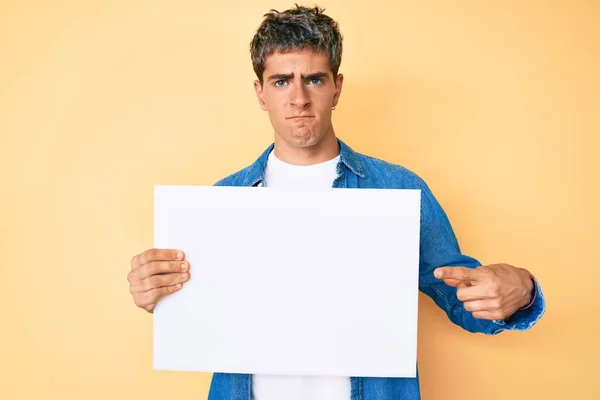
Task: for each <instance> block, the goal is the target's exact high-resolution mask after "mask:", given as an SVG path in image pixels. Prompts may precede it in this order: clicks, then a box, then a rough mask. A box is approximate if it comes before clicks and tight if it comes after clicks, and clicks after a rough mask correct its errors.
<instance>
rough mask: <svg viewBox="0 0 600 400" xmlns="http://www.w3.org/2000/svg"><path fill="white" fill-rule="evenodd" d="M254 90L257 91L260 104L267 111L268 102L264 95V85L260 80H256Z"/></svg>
mask: <svg viewBox="0 0 600 400" xmlns="http://www.w3.org/2000/svg"><path fill="white" fill-rule="evenodd" d="M254 91H255V92H256V98H257V99H258V104H259V105H260V108H262V109H263V111H267V103H265V99H264V97H263V85H261V84H260V81H259V80H255V81H254Z"/></svg>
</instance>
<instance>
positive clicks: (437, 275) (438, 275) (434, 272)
mask: <svg viewBox="0 0 600 400" xmlns="http://www.w3.org/2000/svg"><path fill="white" fill-rule="evenodd" d="M433 276H435V277H436V278H438V279H439V278H441V277H442V271H439V270H437V269H436V270H435V271H433Z"/></svg>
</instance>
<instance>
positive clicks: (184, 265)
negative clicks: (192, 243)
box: [181, 262, 190, 272]
mask: <svg viewBox="0 0 600 400" xmlns="http://www.w3.org/2000/svg"><path fill="white" fill-rule="evenodd" d="M189 268H190V266H189V264H188V263H186V262H184V263H183V264H181V270H182V271H184V272H186V271H187V270H188V269H189Z"/></svg>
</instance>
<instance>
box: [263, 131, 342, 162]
mask: <svg viewBox="0 0 600 400" xmlns="http://www.w3.org/2000/svg"><path fill="white" fill-rule="evenodd" d="M274 151H275V156H277V158H278V159H280V160H281V161H283V162H286V163H288V164H293V165H313V164H319V163H322V162H325V161H329V160H331V159H333V158H335V157H337V156H338V155H339V154H340V147H339V143H338V141H337V138H336V137H335V133H334V132H333V128H332V129H330V131H329V132H328V133H327V134H326V135H325V136H324V137H323V139H322V140H321V141H320V142H319V143H317V144H315V145H313V146H306V147H294V146H290V145H289V144H288V143H286V142H285V141H284V140H283V139H282V138H280V137H279V135H277V134H275V149H274Z"/></svg>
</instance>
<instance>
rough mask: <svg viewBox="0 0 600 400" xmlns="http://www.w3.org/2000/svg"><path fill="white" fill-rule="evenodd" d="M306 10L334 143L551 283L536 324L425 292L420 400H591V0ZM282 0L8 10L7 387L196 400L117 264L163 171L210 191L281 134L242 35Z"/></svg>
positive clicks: (133, 248) (196, 390) (136, 240)
mask: <svg viewBox="0 0 600 400" xmlns="http://www.w3.org/2000/svg"><path fill="white" fill-rule="evenodd" d="M312 4H313V3H310V5H312ZM319 4H320V5H322V6H324V7H326V9H327V12H328V14H330V15H331V16H333V17H334V18H335V19H337V20H338V21H339V22H340V27H341V30H342V33H343V35H344V37H345V49H344V56H343V62H342V66H341V70H340V71H341V72H343V73H344V74H345V85H344V91H343V93H342V98H341V102H340V104H339V106H338V107H337V110H336V111H335V113H334V122H335V127H336V132H337V133H338V135H339V136H340V137H341V138H342V139H343V140H345V141H346V142H347V143H348V144H350V145H351V146H353V147H354V148H355V149H356V150H358V151H360V152H363V153H367V154H369V155H372V156H376V157H380V158H384V159H386V160H388V161H391V162H395V163H399V164H402V165H404V166H406V167H408V168H410V169H412V170H413V171H415V172H417V173H418V174H420V175H421V176H422V177H423V178H424V179H425V180H426V181H427V182H428V183H429V185H430V186H431V187H432V189H433V191H434V193H435V194H436V196H437V197H438V199H439V200H440V202H441V203H442V205H443V206H444V208H445V210H446V211H447V213H448V214H449V217H450V219H451V221H452V223H453V226H454V228H455V230H456V234H457V236H458V238H459V241H460V243H461V246H462V248H463V250H464V252H466V253H467V254H470V255H473V256H475V257H478V258H479V259H480V261H482V262H483V263H494V262H508V263H511V264H514V265H517V266H521V267H525V268H528V269H530V270H531V271H533V272H534V273H535V274H536V276H537V277H538V278H539V280H540V282H541V283H542V285H543V288H544V291H545V294H546V297H547V301H548V310H547V313H546V315H545V316H544V318H543V319H542V320H541V321H540V323H539V324H538V325H537V326H536V327H534V328H533V329H532V330H530V331H529V332H525V333H513V332H510V333H505V334H502V335H500V336H495V337H486V336H483V335H474V334H469V333H467V332H465V331H463V330H462V329H460V328H459V327H456V326H454V325H452V324H451V323H450V322H449V321H448V319H447V318H446V316H445V314H443V313H442V311H441V310H440V309H438V308H437V307H436V306H435V305H434V304H433V302H432V301H431V300H430V299H429V298H427V297H425V296H422V297H421V299H420V300H421V303H420V304H421V308H420V316H419V329H420V330H419V363H420V374H421V386H422V394H423V399H424V400H430V399H457V400H458V399H461V400H466V399H473V400H475V399H477V400H479V399H483V398H485V399H490V400H492V399H507V398H510V399H599V398H600V387H599V384H598V383H597V382H598V381H597V380H598V375H599V373H600V368H599V367H598V359H599V358H600V351H599V347H600V346H599V344H598V340H599V335H598V334H599V331H598V322H597V320H598V317H599V316H600V307H599V305H598V301H597V300H596V298H595V297H593V291H594V290H597V288H598V285H599V282H600V267H599V262H598V257H597V254H598V248H599V243H598V239H600V230H599V226H600V212H599V211H598V205H599V204H600V194H599V193H600V191H599V189H598V185H599V183H600V179H599V178H600V161H599V160H598V152H599V150H600V140H599V136H600V129H599V128H600V124H599V118H598V112H599V111H600V102H599V100H600V84H599V71H600V45H599V43H600V28H599V23H598V21H600V6H599V2H597V1H566V0H564V1H559V0H556V1H524V0H522V1H516V0H514V1H507V2H500V1H495V2H482V1H475V0H474V1H457V2H447V1H441V0H440V1H391V0H390V1H389V2H386V1H368V2H359V1H322V2H321V3H319ZM292 5H293V3H292V2H287V1H285V2H284V1H278V0H271V1H265V0H260V1H256V0H253V1H242V0H238V1H220V2H218V1H217V2H210V3H209V2H204V1H179V0H177V1H175V0H171V1H169V2H166V1H160V2H159V1H156V2H149V1H141V0H139V1H132V0H127V1H94V2H90V1H60V2H49V1H48V2H43V1H6V0H4V1H2V2H1V3H0V135H1V136H0V167H1V170H0V176H1V184H0V188H1V189H0V190H1V191H0V194H1V197H0V202H1V203H0V226H1V233H2V237H1V241H0V245H1V246H2V247H1V249H0V255H1V262H0V266H1V268H2V272H1V275H0V310H1V314H0V316H1V318H0V327H1V329H0V332H1V333H0V335H1V338H0V399H71V398H72V399H126V398H135V399H164V398H177V399H203V398H205V396H206V394H207V390H208V385H209V379H210V375H208V374H196V373H177V372H155V371H153V370H152V352H151V346H152V316H151V315H149V314H147V313H145V312H144V311H142V310H140V309H137V308H136V307H135V306H134V304H133V301H132V299H131V296H130V294H129V292H128V282H127V280H126V275H127V273H128V271H129V262H130V259H131V257H132V256H133V255H134V254H136V253H139V252H141V251H143V250H144V249H147V248H149V247H152V242H153V232H152V230H153V221H152V212H153V211H152V207H153V199H152V194H153V191H152V190H153V185H154V184H212V183H214V182H215V181H216V180H217V179H219V178H221V177H223V176H225V175H227V174H229V173H231V172H234V171H235V170H237V169H239V168H241V167H243V166H245V165H247V164H249V163H251V162H252V161H253V160H254V159H255V158H256V157H257V156H258V154H259V153H260V152H261V151H262V150H263V149H264V148H265V147H266V146H267V145H268V144H269V143H270V141H271V140H272V130H271V127H270V125H269V122H268V118H267V115H266V114H265V113H263V112H262V111H260V109H259V107H258V104H257V103H256V100H255V97H254V92H253V89H252V81H253V79H254V75H253V71H252V67H251V63H250V57H249V53H248V48H249V46H248V45H249V42H250V39H251V37H252V35H253V33H254V31H255V29H256V28H257V26H258V24H259V23H260V21H261V17H262V15H263V14H264V13H265V12H267V11H268V10H269V9H270V8H278V9H285V8H288V7H290V6H292Z"/></svg>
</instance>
